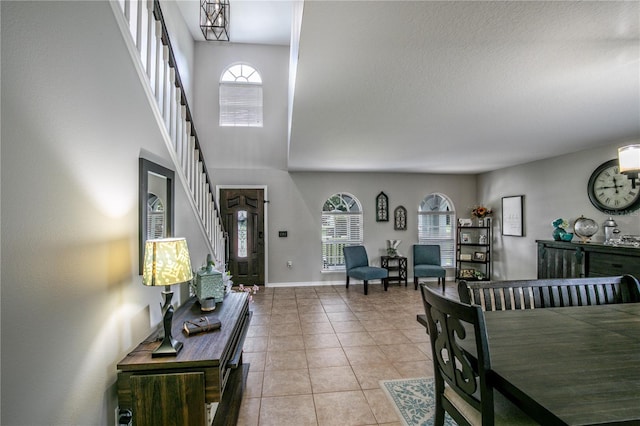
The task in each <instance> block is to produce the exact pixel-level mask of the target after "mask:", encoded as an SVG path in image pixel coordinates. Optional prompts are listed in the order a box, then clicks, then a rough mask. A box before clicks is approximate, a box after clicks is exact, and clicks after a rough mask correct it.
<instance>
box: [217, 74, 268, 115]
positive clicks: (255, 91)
mask: <svg viewBox="0 0 640 426" xmlns="http://www.w3.org/2000/svg"><path fill="white" fill-rule="evenodd" d="M220 126H236V127H262V77H260V73H258V71H257V70H256V69H255V68H253V67H252V66H251V65H248V64H235V65H231V66H230V67H229V68H227V69H226V70H225V71H224V72H223V73H222V77H221V78H220Z"/></svg>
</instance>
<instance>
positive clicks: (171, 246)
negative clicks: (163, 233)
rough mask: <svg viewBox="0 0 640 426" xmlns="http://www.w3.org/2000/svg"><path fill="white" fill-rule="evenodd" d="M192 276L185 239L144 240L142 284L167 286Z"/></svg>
mask: <svg viewBox="0 0 640 426" xmlns="http://www.w3.org/2000/svg"><path fill="white" fill-rule="evenodd" d="M192 278H193V272H192V271H191V261H190V260H189V249H188V247H187V240H186V239H184V238H162V239H157V240H147V241H146V243H145V247H144V268H143V271H142V284H144V285H154V286H156V285H164V286H167V285H173V284H180V283H184V282H187V281H190V280H191V279H192Z"/></svg>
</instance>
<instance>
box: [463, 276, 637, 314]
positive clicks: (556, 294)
mask: <svg viewBox="0 0 640 426" xmlns="http://www.w3.org/2000/svg"><path fill="white" fill-rule="evenodd" d="M458 294H459V296H460V300H461V301H462V302H464V303H468V304H476V305H479V306H481V307H482V309H483V310H485V311H497V310H514V309H535V308H554V307H567V306H587V305H605V304H616V303H636V302H640V283H638V280H637V279H636V278H635V277H633V276H631V275H622V276H617V277H595V278H565V279H544V280H517V281H464V280H461V281H460V283H459V284H458Z"/></svg>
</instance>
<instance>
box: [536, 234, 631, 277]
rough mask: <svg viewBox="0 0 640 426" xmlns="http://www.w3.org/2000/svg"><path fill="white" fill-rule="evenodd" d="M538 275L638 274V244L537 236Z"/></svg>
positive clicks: (599, 275) (592, 275) (590, 275)
mask: <svg viewBox="0 0 640 426" xmlns="http://www.w3.org/2000/svg"><path fill="white" fill-rule="evenodd" d="M536 242H537V243H538V278H580V277H605V276H618V275H624V274H630V275H633V276H634V277H636V278H640V248H635V247H620V246H617V247H614V246H610V245H604V244H598V243H570V242H564V241H546V240H538V241H536Z"/></svg>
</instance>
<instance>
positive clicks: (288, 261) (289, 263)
mask: <svg viewBox="0 0 640 426" xmlns="http://www.w3.org/2000/svg"><path fill="white" fill-rule="evenodd" d="M287 268H289V269H291V268H293V262H292V261H290V260H287Z"/></svg>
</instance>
